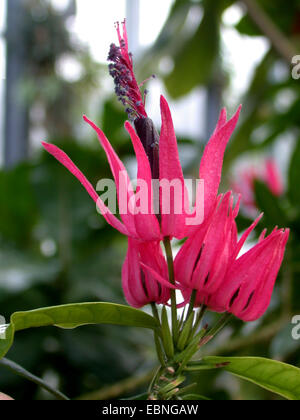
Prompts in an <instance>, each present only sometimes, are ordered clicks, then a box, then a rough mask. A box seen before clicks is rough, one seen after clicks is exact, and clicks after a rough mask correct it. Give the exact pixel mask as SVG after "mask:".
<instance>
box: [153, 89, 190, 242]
mask: <svg viewBox="0 0 300 420" xmlns="http://www.w3.org/2000/svg"><path fill="white" fill-rule="evenodd" d="M160 106H161V118H162V127H161V134H160V142H159V177H160V181H162V180H167V181H169V182H172V181H176V182H177V185H178V188H174V190H175V191H176V194H173V191H172V190H173V189H172V188H171V194H170V214H162V215H161V230H162V234H163V236H169V237H176V238H178V239H182V238H183V237H184V234H185V217H186V216H185V208H188V193H187V191H186V188H185V184H184V178H183V173H182V168H181V165H180V161H179V154H178V148H177V140H176V136H175V131H174V126H173V121H172V116H171V112H170V109H169V106H168V103H167V101H166V99H165V98H164V97H163V96H161V100H160ZM174 196H175V197H174ZM164 199H165V196H164V194H161V203H162V213H165V211H164V210H163V208H164V205H163V203H164ZM185 204H186V207H185ZM177 205H179V207H180V209H179V210H178V208H177V209H176V207H177ZM176 213H180V214H176Z"/></svg>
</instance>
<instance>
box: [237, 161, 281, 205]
mask: <svg viewBox="0 0 300 420" xmlns="http://www.w3.org/2000/svg"><path fill="white" fill-rule="evenodd" d="M238 177H239V179H238V180H237V181H235V182H234V183H233V189H234V190H235V192H237V193H239V194H241V195H242V203H243V205H244V206H245V208H246V210H248V211H249V212H250V213H254V212H256V209H257V205H256V202H255V193H254V183H255V181H261V182H264V183H265V184H266V186H267V187H268V188H269V190H270V191H271V192H272V194H273V195H274V196H276V197H280V196H281V195H282V194H283V192H284V186H283V180H282V177H281V174H280V172H279V169H278V166H277V164H276V162H275V161H274V160H273V159H271V158H269V159H266V160H265V161H264V163H263V165H262V166H261V167H254V166H253V167H250V168H247V169H245V170H243V171H242V172H241V173H240V174H239V175H238Z"/></svg>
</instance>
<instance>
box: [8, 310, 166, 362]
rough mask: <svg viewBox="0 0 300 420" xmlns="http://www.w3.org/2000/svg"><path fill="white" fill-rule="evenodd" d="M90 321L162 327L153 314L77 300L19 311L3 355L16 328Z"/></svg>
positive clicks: (68, 326) (72, 325)
mask: <svg viewBox="0 0 300 420" xmlns="http://www.w3.org/2000/svg"><path fill="white" fill-rule="evenodd" d="M89 324H114V325H126V326H131V327H141V328H150V329H156V328H157V327H158V323H157V321H156V319H155V318H153V317H152V316H151V315H148V314H146V313H145V312H143V311H140V310H138V309H134V308H131V307H129V306H124V305H117V304H114V303H103V302H99V303H77V304H76V303H74V304H69V305H61V306H53V307H49V308H41V309H36V310H33V311H28V312H15V313H14V314H13V315H12V316H11V319H10V324H9V326H8V327H7V329H6V332H5V333H6V338H5V339H4V340H0V357H4V356H5V354H6V353H7V352H8V350H9V349H10V347H11V346H12V343H13V340H14V334H15V332H16V331H20V330H25V329H28V328H36V327H46V326H51V325H53V326H56V327H59V328H64V329H73V328H77V327H79V326H82V325H89Z"/></svg>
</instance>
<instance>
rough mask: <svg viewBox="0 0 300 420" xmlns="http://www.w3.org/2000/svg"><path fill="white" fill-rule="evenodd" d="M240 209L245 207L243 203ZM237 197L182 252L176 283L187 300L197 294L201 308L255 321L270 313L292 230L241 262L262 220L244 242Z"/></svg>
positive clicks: (220, 206)
mask: <svg viewBox="0 0 300 420" xmlns="http://www.w3.org/2000/svg"><path fill="white" fill-rule="evenodd" d="M238 204H239V203H238ZM238 204H237V205H236V207H235V208H233V199H232V196H231V193H230V192H229V193H227V194H226V195H225V196H224V197H223V196H221V197H219V200H218V202H217V204H216V206H215V209H214V211H213V213H212V215H211V216H210V218H209V219H208V220H207V221H206V223H205V224H203V225H202V226H201V227H200V228H199V229H198V231H197V232H196V233H195V234H194V235H192V236H191V237H190V238H189V239H188V240H187V241H186V242H185V244H184V245H183V246H182V248H181V250H180V251H179V253H178V255H177V257H176V260H175V275H176V280H177V282H178V283H179V284H180V286H181V288H182V289H183V296H184V298H185V300H186V301H187V300H189V298H190V296H191V292H192V290H196V291H197V295H196V304H197V305H198V306H199V305H202V304H204V305H206V306H208V308H209V309H211V310H213V311H215V312H230V313H233V314H234V315H236V316H237V317H238V318H240V319H242V320H244V321H254V320H256V319H258V318H259V317H261V316H262V315H263V314H264V312H265V311H266V310H267V308H268V306H269V304H270V300H271V296H272V292H273V288H274V284H275V280H276V277H277V274H278V271H279V268H280V266H281V263H282V260H283V255H284V250H285V245H286V243H287V240H288V236H289V230H286V231H284V230H283V229H282V230H277V229H275V230H274V232H273V233H272V234H271V235H269V237H267V238H266V239H264V235H265V233H266V232H265V231H263V233H262V235H261V237H260V241H259V243H258V244H257V245H256V246H254V247H253V248H252V249H251V250H250V251H248V252H247V253H246V254H244V255H243V256H241V257H240V258H238V255H239V253H240V251H241V249H242V247H243V245H244V244H245V241H246V240H247V238H248V236H249V235H250V233H251V232H252V231H253V229H254V228H255V227H256V225H257V224H258V222H259V221H260V219H261V217H262V215H260V216H259V217H258V218H257V219H256V220H255V222H254V223H253V224H252V225H251V226H250V227H249V228H248V229H247V230H246V232H245V233H244V234H243V235H242V237H241V239H240V240H239V241H238V238H237V227H236V223H235V218H236V216H237V214H238V208H239V205H238Z"/></svg>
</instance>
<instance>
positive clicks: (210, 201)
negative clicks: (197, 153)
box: [199, 107, 241, 217]
mask: <svg viewBox="0 0 300 420" xmlns="http://www.w3.org/2000/svg"><path fill="white" fill-rule="evenodd" d="M240 112H241V107H239V108H238V110H237V112H236V114H235V115H234V116H233V118H231V120H229V121H228V122H227V123H226V124H224V125H223V126H221V123H220V124H219V126H221V128H220V129H219V130H216V131H215V132H214V134H213V135H212V137H211V139H210V140H209V142H208V144H207V146H206V147H205V150H204V153H203V157H202V160H201V164H200V171H199V177H200V179H203V180H204V188H205V217H207V216H208V214H209V213H210V211H211V210H212V207H213V205H214V202H215V198H216V196H217V193H218V189H219V185H220V181H221V173H222V166H223V159H224V153H225V149H226V146H227V143H228V141H229V139H230V137H231V135H232V133H233V131H234V129H235V127H236V124H237V122H238V119H239V115H240ZM220 121H222V122H223V121H224V118H222V115H221V117H220Z"/></svg>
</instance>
